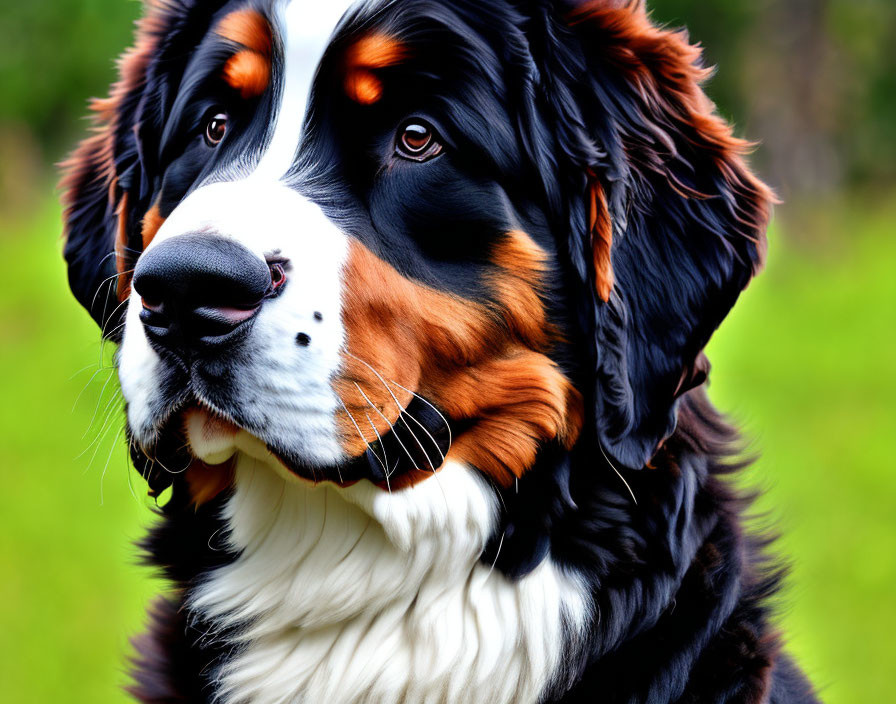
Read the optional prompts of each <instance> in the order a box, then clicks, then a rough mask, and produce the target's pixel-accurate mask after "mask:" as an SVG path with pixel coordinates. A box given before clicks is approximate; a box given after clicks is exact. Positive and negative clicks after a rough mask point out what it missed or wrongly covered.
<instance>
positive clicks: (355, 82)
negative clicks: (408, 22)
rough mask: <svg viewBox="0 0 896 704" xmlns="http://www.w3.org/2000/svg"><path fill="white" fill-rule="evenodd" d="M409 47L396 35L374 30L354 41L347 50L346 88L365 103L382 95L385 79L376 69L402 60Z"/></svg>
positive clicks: (376, 99)
mask: <svg viewBox="0 0 896 704" xmlns="http://www.w3.org/2000/svg"><path fill="white" fill-rule="evenodd" d="M407 55H408V51H407V48H406V47H405V45H404V44H402V43H401V42H400V41H399V40H397V39H396V38H395V37H390V36H389V35H387V34H381V33H375V34H369V35H367V36H366V37H362V38H361V39H359V40H358V41H356V42H355V43H354V44H352V45H351V46H350V47H349V48H348V50H347V51H346V54H345V92H346V94H347V95H348V97H349V98H351V99H352V100H354V101H355V102H357V103H361V104H362V105H372V104H373V103H375V102H377V101H378V100H379V99H380V98H382V97H383V81H382V79H380V77H379V76H377V75H376V73H375V71H376V70H377V69H381V68H386V67H388V66H394V65H396V64H399V63H401V62H402V61H403V60H404V59H405V58H406V57H407Z"/></svg>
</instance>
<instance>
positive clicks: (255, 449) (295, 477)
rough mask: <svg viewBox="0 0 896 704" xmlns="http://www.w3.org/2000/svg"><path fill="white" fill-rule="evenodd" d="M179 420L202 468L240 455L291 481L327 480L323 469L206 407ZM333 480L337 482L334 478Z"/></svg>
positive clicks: (326, 471)
mask: <svg viewBox="0 0 896 704" xmlns="http://www.w3.org/2000/svg"><path fill="white" fill-rule="evenodd" d="M180 417H181V419H182V426H183V433H184V438H185V440H186V442H187V449H188V450H189V452H190V454H191V455H192V456H193V457H194V458H195V459H198V460H200V461H201V462H203V463H204V464H206V465H209V466H213V467H214V466H218V465H227V464H230V463H231V461H232V460H233V459H234V458H236V457H238V456H241V457H245V458H247V459H249V460H251V461H253V462H255V463H258V464H262V465H265V466H268V467H270V468H271V469H272V470H273V471H274V472H276V473H277V474H279V475H280V476H282V477H284V478H285V479H289V480H291V481H313V482H319V481H322V480H328V479H330V476H329V475H330V471H328V470H327V469H326V468H322V467H313V466H311V465H309V464H308V463H306V462H304V461H302V460H301V459H298V458H295V457H293V456H292V455H291V454H290V453H286V452H280V451H278V450H277V449H275V448H272V447H271V446H269V445H268V444H267V443H266V442H265V441H264V440H262V439H261V438H259V437H257V436H256V435H253V434H252V433H251V432H249V431H248V430H246V429H245V428H242V427H240V426H239V425H237V424H236V423H234V422H233V421H231V420H229V419H227V418H225V417H223V416H222V415H219V414H217V413H215V412H213V411H210V410H209V409H207V408H204V407H200V406H194V407H190V408H188V409H186V410H185V411H183V412H182V413H181V414H180ZM334 475H335V472H334ZM333 479H334V480H336V481H337V483H338V479H337V478H336V477H335V476H334V477H333Z"/></svg>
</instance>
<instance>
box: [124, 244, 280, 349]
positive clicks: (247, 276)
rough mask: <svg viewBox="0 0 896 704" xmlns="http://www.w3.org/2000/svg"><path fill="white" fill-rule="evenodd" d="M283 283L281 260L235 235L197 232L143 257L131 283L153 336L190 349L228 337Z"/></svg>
mask: <svg viewBox="0 0 896 704" xmlns="http://www.w3.org/2000/svg"><path fill="white" fill-rule="evenodd" d="M283 283H284V277H283V269H282V267H281V266H280V265H279V264H273V265H269V264H268V263H267V262H265V261H264V260H263V259H261V258H260V257H258V256H257V255H255V254H253V253H252V252H250V251H249V250H248V249H246V248H245V247H243V246H242V245H241V244H239V243H237V242H234V241H233V240H229V239H225V238H223V237H216V236H213V235H200V234H196V235H179V236H176V237H173V238H171V239H169V240H166V241H164V242H162V243H160V244H159V245H158V246H156V247H154V248H152V249H150V250H149V251H148V252H147V253H146V254H144V255H143V256H142V257H140V259H139V261H138V262H137V267H136V268H135V270H134V282H133V285H134V290H135V291H136V292H137V293H138V294H139V295H140V297H141V298H142V300H143V310H142V311H141V312H140V320H141V321H142V322H143V326H144V329H145V330H146V334H147V336H148V337H149V338H150V340H151V341H153V342H155V343H157V344H160V345H162V346H164V347H167V348H169V349H172V350H177V351H189V350H194V349H199V348H202V347H208V346H216V345H220V344H221V343H226V342H229V341H230V340H231V339H233V337H234V335H233V334H234V333H235V332H236V331H237V329H238V328H240V326H242V325H243V324H244V323H246V322H247V321H249V320H251V319H252V318H253V317H254V316H255V314H256V313H257V312H258V310H259V308H260V307H261V303H262V301H263V300H264V299H265V298H266V297H267V296H269V295H271V294H272V293H274V292H275V290H276V289H277V288H279V286H281V285H282V284H283Z"/></svg>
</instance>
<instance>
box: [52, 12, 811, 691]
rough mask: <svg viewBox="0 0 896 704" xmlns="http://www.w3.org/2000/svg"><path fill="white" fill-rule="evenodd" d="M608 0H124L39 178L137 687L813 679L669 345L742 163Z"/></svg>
mask: <svg viewBox="0 0 896 704" xmlns="http://www.w3.org/2000/svg"><path fill="white" fill-rule="evenodd" d="M707 76H708V70H707V69H706V68H704V67H703V66H702V64H701V57H700V52H699V50H698V49H696V48H694V47H693V46H691V45H690V44H689V43H688V41H687V39H686V37H685V35H683V34H681V33H676V32H673V31H670V30H667V29H661V28H658V27H657V26H655V25H654V24H653V23H652V22H651V20H650V19H649V16H648V13H647V9H646V8H645V7H643V6H642V5H641V3H639V2H637V1H632V2H626V1H623V0H593V1H591V2H573V1H572V0H569V1H564V0H545V1H544V2H512V1H510V0H494V1H491V0H490V1H488V2H486V1H485V0H465V1H463V2H458V1H454V0H366V1H364V2H356V3H352V2H342V1H334V2H318V1H313V0H273V1H272V0H230V1H225V0H204V1H201V2H200V1H198V0H178V2H171V1H169V0H148V2H147V5H146V8H145V15H144V18H143V19H142V20H141V22H140V24H139V25H138V29H137V38H136V42H135V44H134V47H133V48H132V49H130V50H129V51H128V52H127V53H126V54H125V55H124V57H123V58H122V60H121V63H120V78H119V80H118V82H117V83H116V84H115V85H114V86H113V87H112V89H111V93H110V96H109V97H108V98H107V99H105V100H100V101H97V102H96V104H95V106H94V108H95V121H96V129H95V130H94V131H93V132H92V133H91V136H89V137H88V138H87V139H86V140H85V141H84V142H83V143H82V144H81V145H80V147H78V149H77V150H76V151H75V152H74V154H73V155H72V156H71V158H70V159H69V161H68V162H67V165H66V175H65V178H64V190H65V201H66V205H67V210H66V215H65V219H66V223H65V231H66V247H65V257H66V259H67V261H68V265H69V279H70V283H71V287H72V290H73V292H74V294H75V296H76V297H77V298H78V300H79V301H81V303H82V304H83V305H84V306H85V307H86V308H87V310H88V311H89V312H90V314H91V315H92V316H93V317H94V318H95V320H96V321H97V323H98V324H99V326H100V327H101V329H102V331H103V334H104V335H105V336H106V337H108V338H110V339H111V340H113V341H114V342H115V343H117V344H118V353H117V367H118V373H119V378H120V381H121V388H122V392H123V394H124V398H125V400H126V404H127V432H128V437H129V440H130V447H131V450H132V458H133V462H134V465H135V467H136V469H137V471H139V472H140V473H141V475H142V476H143V478H144V479H145V480H146V482H147V483H148V486H149V491H150V492H151V493H152V494H153V495H156V496H158V495H160V494H161V492H162V491H164V490H166V489H169V488H170V489H171V491H170V494H169V493H168V492H166V497H168V496H169V495H170V498H168V499H167V502H166V503H165V504H164V506H163V507H162V508H161V509H160V514H161V515H160V516H159V519H158V522H157V524H156V526H155V527H154V529H153V530H152V532H151V534H150V535H149V537H148V538H146V539H145V541H144V542H143V543H142V546H141V547H142V550H143V551H144V553H145V555H146V558H147V560H148V561H149V562H151V563H152V564H155V565H157V566H159V567H161V568H162V569H163V570H164V572H165V574H166V575H167V576H168V578H169V579H170V580H171V582H172V585H173V589H172V590H171V591H170V592H169V593H168V594H167V595H166V596H164V597H163V598H161V599H160V600H159V601H158V602H157V603H156V604H155V605H154V606H153V608H152V610H151V626H150V629H149V631H148V632H147V633H146V634H145V635H144V636H142V637H140V638H138V639H137V640H136V641H135V646H136V651H137V655H136V662H135V670H134V673H133V684H132V686H131V688H130V691H131V693H132V694H133V696H134V697H136V699H137V700H139V701H142V702H156V703H161V702H182V701H190V702H221V703H224V704H242V703H249V702H253V703H258V704H275V703H281V704H282V703H288V702H306V703H308V704H324V703H326V704H343V703H349V702H359V703H360V702H370V703H383V704H393V703H396V702H406V703H408V704H416V703H418V702H419V703H423V702H432V703H439V702H453V703H461V704H464V703H473V704H477V703H480V702H481V703H483V704H526V703H533V704H534V703H538V702H605V703H607V704H611V703H614V702H620V703H629V702H652V703H656V704H661V703H664V702H744V703H755V704H759V703H761V702H774V703H775V704H792V703H795V702H814V701H815V698H814V695H813V694H812V692H811V688H810V686H809V685H808V684H807V683H806V682H805V680H804V678H803V677H802V675H801V674H800V673H799V671H798V670H797V669H796V667H795V666H794V665H793V664H792V662H791V661H790V660H789V659H788V657H787V656H786V655H784V654H783V653H782V651H781V637H780V636H779V635H778V634H777V633H776V631H775V629H774V627H773V625H772V624H771V622H770V620H771V617H770V607H769V605H768V602H769V599H770V598H771V597H772V596H773V594H774V592H775V589H776V580H777V574H778V573H777V571H775V570H773V569H770V568H769V567H768V566H767V565H768V563H767V561H766V560H765V557H764V555H763V554H762V549H761V548H760V547H759V546H760V545H761V544H762V541H761V540H757V539H754V538H751V537H750V536H749V534H748V533H747V532H745V531H744V530H742V528H741V518H740V516H741V513H742V511H743V510H744V505H745V502H744V501H743V500H742V498H741V497H740V496H738V495H737V493H736V492H735V491H734V489H733V488H732V487H731V486H730V478H729V477H730V474H731V471H732V469H733V467H734V465H735V464H736V462H737V455H738V447H737V439H736V437H735V434H734V432H733V431H732V430H731V429H730V428H729V427H728V426H727V425H726V424H725V422H724V420H723V419H722V418H720V416H719V415H718V414H717V413H716V411H715V410H714V409H713V408H712V407H711V406H710V404H709V402H708V401H707V399H706V396H705V394H704V392H703V389H702V386H703V384H704V382H705V381H706V378H707V374H708V372H709V364H708V361H707V359H706V358H705V356H704V355H703V352H702V350H703V349H704V347H705V346H706V344H707V342H708V341H709V338H710V336H711V334H712V333H713V331H714V330H715V329H716V328H717V327H718V326H719V324H720V323H721V322H722V320H723V318H724V317H725V316H726V315H727V313H728V311H729V310H730V309H731V307H732V306H733V305H734V303H735V301H736V300H737V298H738V296H739V294H740V292H741V291H742V290H743V289H744V287H745V286H746V285H747V284H748V282H749V281H750V279H751V278H752V277H753V275H754V274H755V273H756V272H757V271H758V270H759V269H760V268H761V266H762V263H763V258H764V252H765V228H766V224H767V221H768V218H769V211H770V206H771V203H772V201H773V195H772V193H771V192H770V191H769V189H768V188H767V187H766V186H765V185H764V184H763V183H762V182H760V181H759V180H758V179H757V178H756V177H755V176H754V175H753V174H752V173H751V172H750V170H749V168H748V167H747V165H746V163H745V161H744V157H743V154H744V152H745V150H746V148H747V144H746V143H745V142H742V141H740V140H739V139H737V138H735V137H734V136H733V135H732V131H731V129H730V128H729V126H728V125H727V124H726V123H725V122H724V121H723V120H722V119H721V118H720V117H719V116H718V115H717V114H716V113H715V109H714V106H713V105H712V103H711V102H710V101H709V99H708V98H707V97H706V95H705V94H704V92H703V90H702V88H701V83H702V81H703V80H704V79H705V78H707Z"/></svg>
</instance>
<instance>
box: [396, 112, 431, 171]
mask: <svg viewBox="0 0 896 704" xmlns="http://www.w3.org/2000/svg"><path fill="white" fill-rule="evenodd" d="M395 151H396V152H397V153H398V155H399V156H402V157H404V158H405V159H412V160H413V161H426V160H428V159H431V158H432V157H434V156H438V155H439V154H440V153H441V151H442V145H441V144H440V143H439V141H438V139H437V137H436V134H435V131H434V130H433V129H432V127H430V126H429V125H427V124H426V123H425V122H422V121H416V120H415V121H413V122H408V123H407V124H406V125H405V126H404V127H402V128H401V130H399V133H398V140H397V141H396V145H395Z"/></svg>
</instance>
